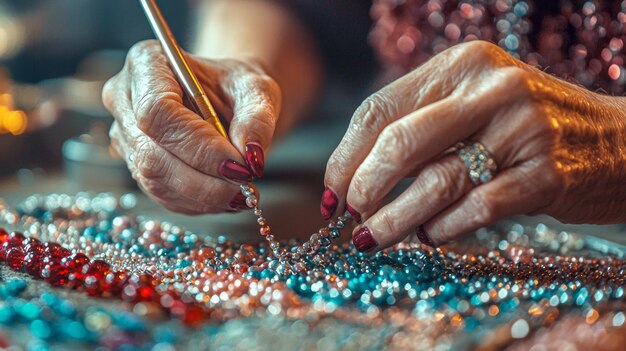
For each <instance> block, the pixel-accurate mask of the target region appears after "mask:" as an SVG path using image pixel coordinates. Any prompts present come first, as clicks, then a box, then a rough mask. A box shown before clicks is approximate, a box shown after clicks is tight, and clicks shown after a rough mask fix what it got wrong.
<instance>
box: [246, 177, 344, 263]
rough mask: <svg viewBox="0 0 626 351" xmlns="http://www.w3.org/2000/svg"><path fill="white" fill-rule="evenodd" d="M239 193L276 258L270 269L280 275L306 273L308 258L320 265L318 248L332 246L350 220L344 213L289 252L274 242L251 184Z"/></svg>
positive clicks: (320, 258)
mask: <svg viewBox="0 0 626 351" xmlns="http://www.w3.org/2000/svg"><path fill="white" fill-rule="evenodd" d="M241 193H242V194H243V196H245V197H246V205H247V206H248V207H249V208H251V209H253V211H254V215H255V216H256V217H257V223H258V224H259V226H260V229H259V233H260V234H261V235H262V236H263V237H265V240H267V242H268V244H269V247H270V250H271V253H272V255H273V256H274V258H276V261H274V262H277V263H275V264H273V265H271V266H270V268H272V269H274V270H275V271H276V272H277V273H279V274H281V275H288V274H289V273H290V271H291V270H293V271H295V272H297V273H303V272H306V271H307V266H306V264H305V262H304V258H305V257H310V258H311V260H312V262H313V263H315V264H316V265H318V264H320V263H321V261H322V260H323V259H322V257H321V256H320V255H319V254H318V252H319V250H320V248H322V247H329V246H330V245H332V241H333V240H334V239H337V238H339V237H340V236H341V229H343V228H345V226H346V224H347V223H348V222H349V221H350V220H351V219H352V216H351V215H350V213H349V212H348V211H346V212H345V213H344V214H343V215H341V216H339V217H338V218H337V220H336V221H334V220H330V221H329V222H328V225H327V226H326V227H322V228H320V229H319V230H318V231H317V232H316V233H313V234H311V236H310V237H309V240H307V241H305V242H304V243H302V244H301V245H298V246H294V247H292V248H291V249H290V250H286V249H285V248H282V247H281V246H280V244H279V243H278V241H276V238H275V237H274V234H273V233H272V230H271V227H270V226H269V225H268V223H267V219H266V218H265V217H263V211H262V210H261V209H260V208H259V207H258V202H259V201H258V198H257V195H256V194H255V190H254V188H252V187H251V184H242V185H241ZM274 266H275V267H274Z"/></svg>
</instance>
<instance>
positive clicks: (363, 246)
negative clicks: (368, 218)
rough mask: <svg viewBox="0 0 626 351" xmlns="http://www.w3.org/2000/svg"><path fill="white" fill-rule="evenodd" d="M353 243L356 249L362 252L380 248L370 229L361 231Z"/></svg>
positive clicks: (365, 228)
mask: <svg viewBox="0 0 626 351" xmlns="http://www.w3.org/2000/svg"><path fill="white" fill-rule="evenodd" d="M352 242H353V243H354V247H356V249H357V250H359V251H361V252H366V251H369V250H371V249H373V248H375V247H376V246H378V243H377V242H376V240H375V239H374V237H373V236H372V232H371V231H370V229H369V228H368V227H363V228H361V229H359V230H358V231H357V232H356V234H354V236H353V237H352Z"/></svg>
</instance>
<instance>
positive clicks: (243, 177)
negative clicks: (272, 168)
mask: <svg viewBox="0 0 626 351" xmlns="http://www.w3.org/2000/svg"><path fill="white" fill-rule="evenodd" d="M220 173H222V175H223V176H224V177H226V178H228V179H230V180H233V181H235V182H240V183H241V182H249V181H251V180H252V174H251V173H250V170H248V168H246V166H244V165H242V164H240V163H238V162H235V161H233V160H225V161H224V162H222V165H221V166H220Z"/></svg>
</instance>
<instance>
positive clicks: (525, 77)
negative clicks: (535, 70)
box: [500, 66, 534, 98]
mask: <svg viewBox="0 0 626 351" xmlns="http://www.w3.org/2000/svg"><path fill="white" fill-rule="evenodd" d="M500 82H501V84H502V85H503V86H504V87H505V88H506V89H507V90H509V91H510V90H511V87H515V88H514V89H513V92H515V93H516V94H517V95H518V96H520V97H528V98H532V97H533V96H534V94H533V85H532V77H531V75H530V73H529V72H527V71H526V70H524V69H523V68H521V67H517V66H507V67H503V68H501V69H500Z"/></svg>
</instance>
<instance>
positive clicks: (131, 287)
mask: <svg viewBox="0 0 626 351" xmlns="http://www.w3.org/2000/svg"><path fill="white" fill-rule="evenodd" d="M155 285H156V282H155V280H154V279H153V278H152V277H150V276H149V275H145V274H143V275H140V276H139V275H133V276H131V277H130V278H129V279H128V282H127V283H126V284H125V285H124V287H123V289H122V298H123V299H124V300H129V301H135V302H138V301H149V300H154V299H157V298H158V297H159V296H158V294H157V293H156V289H155Z"/></svg>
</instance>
